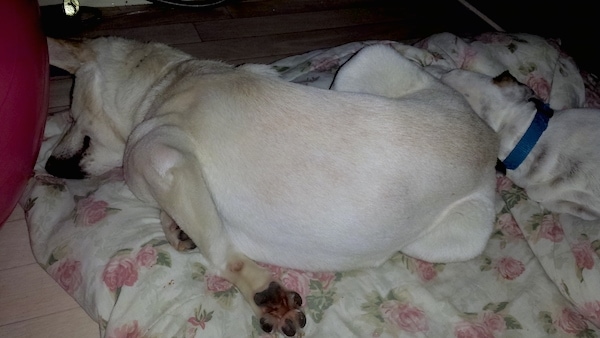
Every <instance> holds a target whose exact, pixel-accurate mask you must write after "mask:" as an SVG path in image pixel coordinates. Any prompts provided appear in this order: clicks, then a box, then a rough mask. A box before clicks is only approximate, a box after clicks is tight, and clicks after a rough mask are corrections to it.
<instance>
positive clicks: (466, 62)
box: [458, 46, 477, 69]
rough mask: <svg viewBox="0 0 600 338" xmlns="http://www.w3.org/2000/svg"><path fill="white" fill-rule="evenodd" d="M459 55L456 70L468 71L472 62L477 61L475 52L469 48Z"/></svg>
mask: <svg viewBox="0 0 600 338" xmlns="http://www.w3.org/2000/svg"><path fill="white" fill-rule="evenodd" d="M461 52H462V53H461V54H460V55H458V64H459V65H460V66H459V67H458V68H462V69H469V68H470V67H471V65H472V64H473V62H474V61H475V60H476V59H477V51H476V50H475V49H473V48H471V47H470V46H467V47H465V48H464V49H463V50H462V51H461Z"/></svg>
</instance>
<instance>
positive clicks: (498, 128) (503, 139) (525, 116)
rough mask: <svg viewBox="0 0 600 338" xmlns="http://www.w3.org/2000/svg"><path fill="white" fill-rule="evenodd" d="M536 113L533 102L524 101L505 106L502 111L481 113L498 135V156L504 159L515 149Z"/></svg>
mask: <svg viewBox="0 0 600 338" xmlns="http://www.w3.org/2000/svg"><path fill="white" fill-rule="evenodd" d="M536 113H537V107H536V105H535V103H534V102H531V101H524V102H522V103H520V104H518V105H511V106H509V107H506V108H505V110H504V111H503V112H494V113H493V114H490V115H483V117H484V119H485V120H486V122H487V123H488V124H489V125H490V127H492V129H494V131H495V132H496V133H497V134H498V136H499V137H500V149H499V151H498V158H499V159H500V160H504V159H505V158H506V157H508V155H509V154H510V153H511V152H512V151H513V150H514V149H515V147H516V146H517V144H518V143H519V141H520V140H521V138H522V137H523V135H525V133H526V132H527V130H528V129H529V127H530V126H531V123H532V121H533V120H534V118H535V116H536Z"/></svg>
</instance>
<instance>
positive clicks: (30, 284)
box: [0, 264, 79, 325]
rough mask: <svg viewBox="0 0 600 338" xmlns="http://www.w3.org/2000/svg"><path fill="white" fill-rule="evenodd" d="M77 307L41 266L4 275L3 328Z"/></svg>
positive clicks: (0, 295) (0, 297)
mask: <svg viewBox="0 0 600 338" xmlns="http://www.w3.org/2000/svg"><path fill="white" fill-rule="evenodd" d="M74 308H79V305H78V304H77V303H76V302H75V301H74V300H73V299H72V298H71V297H70V296H68V295H67V293H66V292H65V291H64V290H63V289H62V288H61V287H60V286H59V285H58V284H57V283H56V282H55V281H54V280H53V279H52V278H51V277H50V275H48V274H47V273H46V272H45V271H44V270H43V269H42V268H41V267H40V266H39V265H37V264H29V265H24V266H20V267H16V268H12V269H8V270H3V271H2V273H1V274H0V325H6V324H12V323H17V322H20V321H24V320H29V319H32V318H37V317H41V316H45V315H48V314H52V313H56V312H61V311H66V310H71V309H74Z"/></svg>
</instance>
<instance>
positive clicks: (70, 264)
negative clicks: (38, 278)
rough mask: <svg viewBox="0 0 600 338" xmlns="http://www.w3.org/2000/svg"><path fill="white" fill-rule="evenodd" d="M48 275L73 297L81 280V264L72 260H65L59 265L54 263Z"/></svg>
mask: <svg viewBox="0 0 600 338" xmlns="http://www.w3.org/2000/svg"><path fill="white" fill-rule="evenodd" d="M55 266H57V267H55ZM50 274H51V275H52V277H53V278H54V279H55V280H56V281H57V282H58V284H59V285H60V286H61V287H62V288H63V289H64V290H65V291H67V292H68V293H69V294H70V295H73V293H74V292H75V291H76V290H77V289H78V288H79V286H80V285H81V281H82V280H83V277H82V276H81V262H79V261H75V260H72V259H65V260H63V261H61V262H59V263H55V264H54V265H53V266H52V267H51V271H50Z"/></svg>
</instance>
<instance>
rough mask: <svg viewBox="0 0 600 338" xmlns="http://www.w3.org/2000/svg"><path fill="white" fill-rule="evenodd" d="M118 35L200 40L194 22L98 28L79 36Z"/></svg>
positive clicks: (170, 40) (172, 40)
mask: <svg viewBox="0 0 600 338" xmlns="http://www.w3.org/2000/svg"><path fill="white" fill-rule="evenodd" d="M112 35H114V36H120V37H124V38H129V39H134V40H140V41H153V42H161V43H167V44H178V43H193V42H200V41H201V40H200V37H199V36H198V32H197V31H196V29H195V27H194V24H192V23H181V24H168V25H160V26H148V27H134V28H113V29H100V30H93V31H89V32H84V33H82V34H81V35H80V36H81V37H86V38H95V37H99V36H112Z"/></svg>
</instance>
